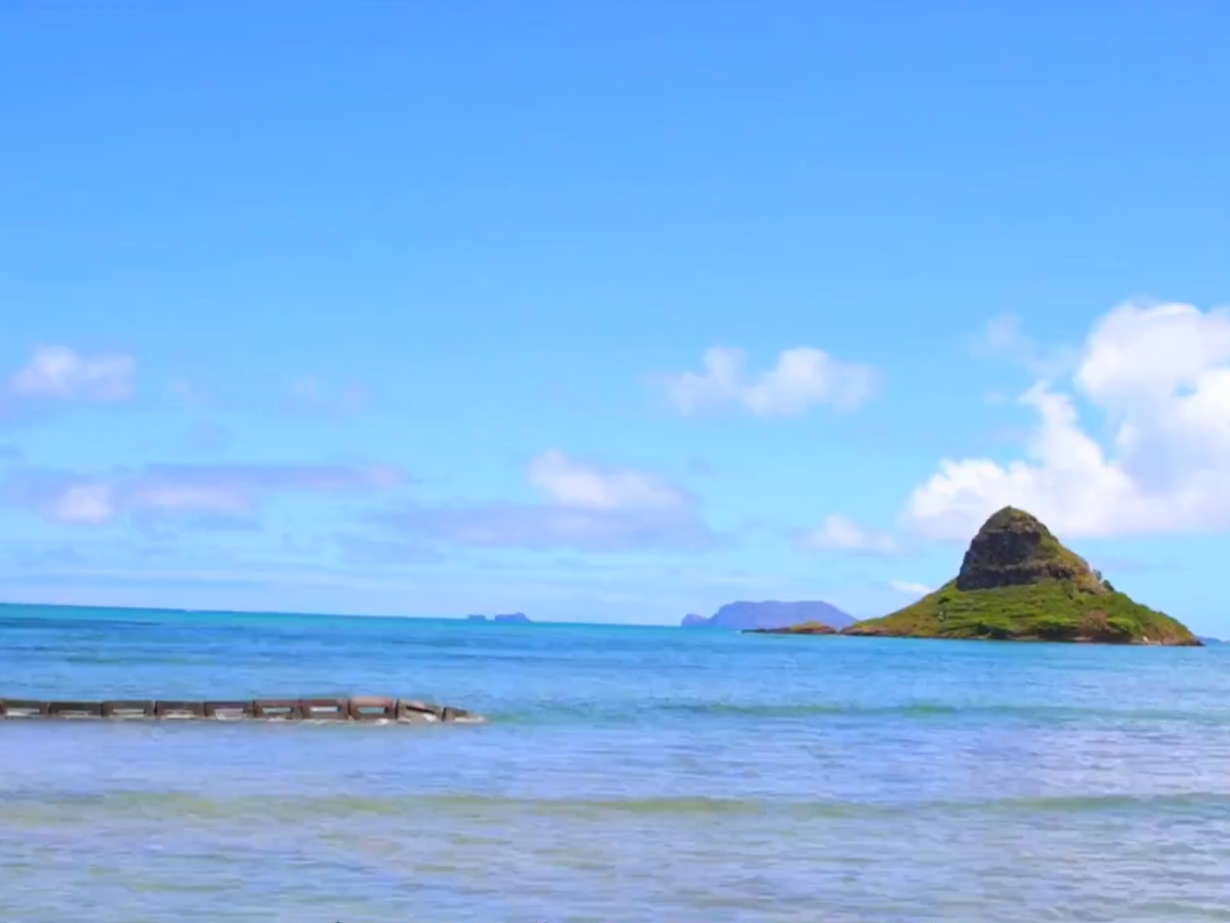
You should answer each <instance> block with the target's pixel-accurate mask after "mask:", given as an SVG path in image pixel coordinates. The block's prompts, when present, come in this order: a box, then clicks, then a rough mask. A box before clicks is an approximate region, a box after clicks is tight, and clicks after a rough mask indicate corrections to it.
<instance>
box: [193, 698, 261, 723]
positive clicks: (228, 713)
mask: <svg viewBox="0 0 1230 923" xmlns="http://www.w3.org/2000/svg"><path fill="white" fill-rule="evenodd" d="M204 711H205V717H206V718H212V719H214V720H217V721H236V720H239V719H242V718H251V717H252V703H251V701H243V702H236V701H231V702H212V701H211V702H206V703H205V709H204Z"/></svg>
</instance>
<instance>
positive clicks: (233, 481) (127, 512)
mask: <svg viewBox="0 0 1230 923" xmlns="http://www.w3.org/2000/svg"><path fill="white" fill-rule="evenodd" d="M407 481H408V476H407V475H406V473H405V472H404V471H403V470H402V469H401V468H398V467H396V466H391V465H374V466H367V467H356V466H343V465H294V464H287V465H277V464H249V465H241V464H240V465H179V464H163V465H149V466H147V467H145V468H143V469H141V470H139V471H136V472H123V471H121V472H115V473H111V474H108V475H99V476H89V475H81V474H76V473H73V472H65V471H57V470H51V469H40V468H25V469H18V470H10V471H9V472H8V473H7V475H6V476H5V477H4V478H3V479H2V480H0V501H3V502H5V503H8V504H9V505H11V506H17V507H22V508H26V509H29V510H32V511H35V512H37V513H39V514H40V515H42V516H43V517H44V518H45V519H48V520H50V521H53V522H61V523H73V524H78V525H106V524H109V523H112V522H115V521H116V520H118V519H120V518H122V517H125V516H127V517H130V518H133V519H137V520H141V519H145V520H154V521H175V520H180V521H192V522H196V523H199V524H209V523H211V522H212V523H218V524H227V523H232V524H233V523H235V522H243V521H250V520H252V519H253V518H254V517H255V515H256V513H257V511H258V510H259V508H260V506H261V505H262V504H263V503H264V502H266V501H267V500H268V499H270V498H271V497H273V496H275V495H277V494H284V493H296V492H297V493H347V492H373V491H381V490H388V489H391V488H394V487H397V486H400V485H402V484H405V483H406V482H407Z"/></svg>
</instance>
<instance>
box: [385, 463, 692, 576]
mask: <svg viewBox="0 0 1230 923" xmlns="http://www.w3.org/2000/svg"><path fill="white" fill-rule="evenodd" d="M526 480H527V481H528V482H529V484H530V485H531V486H532V487H534V488H535V489H536V490H537V491H538V493H539V494H540V495H541V496H542V498H543V499H542V502H540V503H488V504H475V505H449V504H441V505H428V504H411V505H407V506H403V507H401V508H400V509H398V510H396V511H394V512H392V513H389V514H385V515H383V516H382V517H380V521H381V522H383V524H384V525H386V526H388V527H391V528H393V529H395V530H397V531H398V532H400V533H401V534H403V535H406V536H413V537H415V538H417V539H421V540H427V541H441V542H446V543H452V544H460V545H475V546H488V547H498V546H510V547H522V548H532V549H548V548H573V549H578V550H585V551H622V550H630V549H638V548H651V547H656V548H663V547H670V548H683V549H700V548H707V547H710V546H712V545H713V544H714V543H715V542H716V537H715V535H714V534H713V532H712V531H711V530H710V529H709V527H708V526H707V525H706V524H705V523H704V522H703V520H702V519H701V518H700V516H699V514H698V512H697V509H696V502H695V498H694V497H692V495H691V494H690V493H688V492H687V491H686V490H684V489H683V488H681V487H679V486H678V485H675V484H673V483H671V482H670V481H667V480H666V479H664V478H661V477H659V476H658V475H655V474H652V473H649V472H645V471H639V470H636V469H632V468H616V467H610V466H604V465H599V464H596V463H589V462H582V461H577V460H574V459H572V458H569V457H568V456H566V455H565V454H564V453H562V452H560V451H559V450H556V449H552V450H550V451H547V452H544V453H543V454H542V455H540V456H538V457H537V458H535V459H534V460H533V461H532V462H531V463H530V465H529V467H528V469H527V471H526Z"/></svg>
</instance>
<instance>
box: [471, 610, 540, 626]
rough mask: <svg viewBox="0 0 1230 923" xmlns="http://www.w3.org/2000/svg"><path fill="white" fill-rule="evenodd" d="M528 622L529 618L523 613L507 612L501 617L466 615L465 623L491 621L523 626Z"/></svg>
mask: <svg viewBox="0 0 1230 923" xmlns="http://www.w3.org/2000/svg"><path fill="white" fill-rule="evenodd" d="M529 620H530V617H529V616H528V615H526V614H525V613H524V612H507V613H504V614H502V615H493V616H490V617H488V616H485V615H467V616H466V621H467V622H486V621H492V622H516V623H518V624H524V623H527V622H529Z"/></svg>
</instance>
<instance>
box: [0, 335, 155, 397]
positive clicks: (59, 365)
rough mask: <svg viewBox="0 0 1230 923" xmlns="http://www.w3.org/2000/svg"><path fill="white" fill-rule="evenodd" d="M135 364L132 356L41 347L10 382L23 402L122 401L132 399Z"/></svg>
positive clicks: (11, 389)
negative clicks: (89, 353)
mask: <svg viewBox="0 0 1230 923" xmlns="http://www.w3.org/2000/svg"><path fill="white" fill-rule="evenodd" d="M135 374H136V362H134V361H133V358H132V357H131V356H126V355H120V354H113V355H106V354H98V355H84V354H82V353H78V352H77V351H76V350H74V349H72V348H71V347H68V346H40V347H39V348H37V349H36V350H35V351H34V355H33V356H32V357H31V359H30V361H29V362H28V363H27V364H26V365H25V367H24V368H22V369H20V370H19V371H18V372H17V374H15V375H14V376H13V378H12V380H11V381H10V382H9V391H10V393H11V394H13V395H15V396H17V397H23V398H51V399H56V400H64V401H94V402H99V403H109V402H114V401H122V400H125V399H127V398H128V397H130V396H131V395H132V383H133V377H134V375H135Z"/></svg>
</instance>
